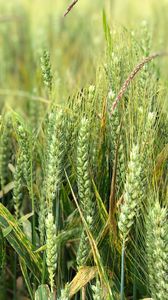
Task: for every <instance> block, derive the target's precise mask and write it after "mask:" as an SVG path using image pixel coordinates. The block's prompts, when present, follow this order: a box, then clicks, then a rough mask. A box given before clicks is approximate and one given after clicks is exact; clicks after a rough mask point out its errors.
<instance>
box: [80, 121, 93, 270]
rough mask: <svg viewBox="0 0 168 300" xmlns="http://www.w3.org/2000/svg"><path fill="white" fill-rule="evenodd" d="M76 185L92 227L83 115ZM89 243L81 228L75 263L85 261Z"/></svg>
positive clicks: (84, 212)
mask: <svg viewBox="0 0 168 300" xmlns="http://www.w3.org/2000/svg"><path fill="white" fill-rule="evenodd" d="M77 185H78V194H79V201H80V206H81V210H82V213H83V215H84V217H85V220H86V222H87V223H88V227H89V229H90V230H92V229H93V216H94V202H93V200H92V191H91V178H90V174H89V122H88V120H87V119H86V118H85V117H83V118H82V120H81V124H80V129H79V136H78V148H77ZM88 251H89V243H88V238H87V234H86V232H85V230H83V233H82V236H81V239H80V244H79V249H78V252H77V259H76V260H77V264H78V266H82V265H84V264H85V262H86V257H87V254H88Z"/></svg>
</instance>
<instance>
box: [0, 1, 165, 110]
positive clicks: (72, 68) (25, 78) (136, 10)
mask: <svg viewBox="0 0 168 300" xmlns="http://www.w3.org/2000/svg"><path fill="white" fill-rule="evenodd" d="M70 2H71V1H67V0H64V1H63V0H48V1H45V0H33V1H31V0H20V1H19V0H9V1H6V2H5V1H2V0H1V1H0V95H1V98H0V99H1V102H2V101H4V100H7V98H8V100H10V99H9V98H11V97H12V98H13V96H14V94H16V91H29V92H31V93H32V92H33V93H37V94H40V93H41V92H40V85H41V82H40V71H39V69H40V56H41V52H42V51H43V50H44V49H47V50H49V52H50V55H51V60H52V68H53V71H54V81H55V87H56V93H57V94H59V96H60V97H61V98H62V97H63V96H66V94H67V92H68V93H69V92H70V91H72V90H73V89H74V88H75V89H76V88H79V87H80V88H82V86H84V85H85V84H92V82H93V81H94V80H95V73H96V72H95V70H96V69H97V67H98V64H99V65H101V63H102V60H103V58H104V57H103V55H104V49H105V39H104V33H103V26H102V10H103V9H105V10H106V13H107V15H108V20H109V23H110V24H111V25H112V26H113V27H114V28H116V29H121V28H122V29H123V30H124V29H125V28H127V29H128V28H130V29H131V30H134V29H136V30H140V27H141V24H142V22H143V21H144V20H146V21H147V22H148V24H149V27H152V34H153V46H152V47H153V50H162V49H165V48H166V47H167V38H166V34H167V33H166V26H167V23H166V21H167V18H166V13H167V8H168V1H167V0H162V1H156V0H143V1H139V0H138V1H132V0H124V1H123V0H118V1H115V0H106V1H103V0H96V1H90V0H79V2H78V3H77V5H76V6H75V7H74V9H73V11H72V12H71V13H70V14H69V15H68V16H67V17H66V18H63V14H64V12H65V10H66V8H67V7H68V5H69V4H70ZM120 38H121V39H122V36H120ZM118 42H119V41H118ZM139 43H141V41H139ZM128 47H129V45H128ZM164 63H165V61H164ZM17 101H19V100H18V99H17ZM17 101H15V102H17ZM15 105H16V103H15Z"/></svg>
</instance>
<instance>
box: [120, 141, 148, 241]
mask: <svg viewBox="0 0 168 300" xmlns="http://www.w3.org/2000/svg"><path fill="white" fill-rule="evenodd" d="M141 176H142V166H141V159H140V154H139V147H138V145H133V148H132V151H131V154H130V161H129V164H128V171H127V175H126V183H125V186H124V203H123V204H122V205H121V212H120V215H119V220H118V227H119V231H120V235H121V238H122V240H123V241H125V240H126V239H127V238H128V234H129V232H130V230H131V227H132V225H133V224H134V220H135V217H137V216H138V214H139V210H140V205H141V201H142V196H143V187H142V184H141V181H142V179H141Z"/></svg>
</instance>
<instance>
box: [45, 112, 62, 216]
mask: <svg viewBox="0 0 168 300" xmlns="http://www.w3.org/2000/svg"><path fill="white" fill-rule="evenodd" d="M53 117H54V120H55V122H53V120H52V119H51V123H52V122H53V125H52V126H51V128H50V129H49V133H48V142H47V144H48V146H47V158H46V161H47V165H46V170H45V177H46V178H45V193H46V198H47V203H48V209H49V210H50V211H52V206H53V201H54V200H55V198H56V194H57V193H58V191H59V188H60V183H61V180H62V164H63V162H62V160H63V155H64V146H63V143H64V118H63V112H62V111H60V112H57V113H56V112H55V114H54V113H53Z"/></svg>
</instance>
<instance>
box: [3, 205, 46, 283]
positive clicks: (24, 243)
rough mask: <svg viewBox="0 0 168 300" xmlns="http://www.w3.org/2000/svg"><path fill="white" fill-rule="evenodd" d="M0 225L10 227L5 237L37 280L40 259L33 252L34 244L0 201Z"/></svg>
mask: <svg viewBox="0 0 168 300" xmlns="http://www.w3.org/2000/svg"><path fill="white" fill-rule="evenodd" d="M0 226H1V228H2V229H6V228H8V227H10V228H11V229H12V230H11V231H10V232H9V233H8V235H7V236H6V239H7V240H8V242H9V243H10V245H11V246H12V248H14V250H15V251H16V252H17V254H18V256H19V257H21V258H22V259H23V260H24V262H25V264H26V265H27V267H28V268H29V270H30V271H31V272H32V273H33V274H34V276H35V277H36V278H37V280H38V281H39V278H41V272H42V259H41V257H40V255H39V254H38V253H35V252H34V250H35V248H34V246H33V245H32V243H31V242H30V241H29V240H28V239H27V237H26V235H25V234H24V232H23V231H22V230H21V228H20V226H19V224H18V222H17V221H16V219H15V218H14V217H13V216H12V215H11V213H10V212H9V211H8V209H7V208H6V207H4V205H3V204H2V203H0Z"/></svg>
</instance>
